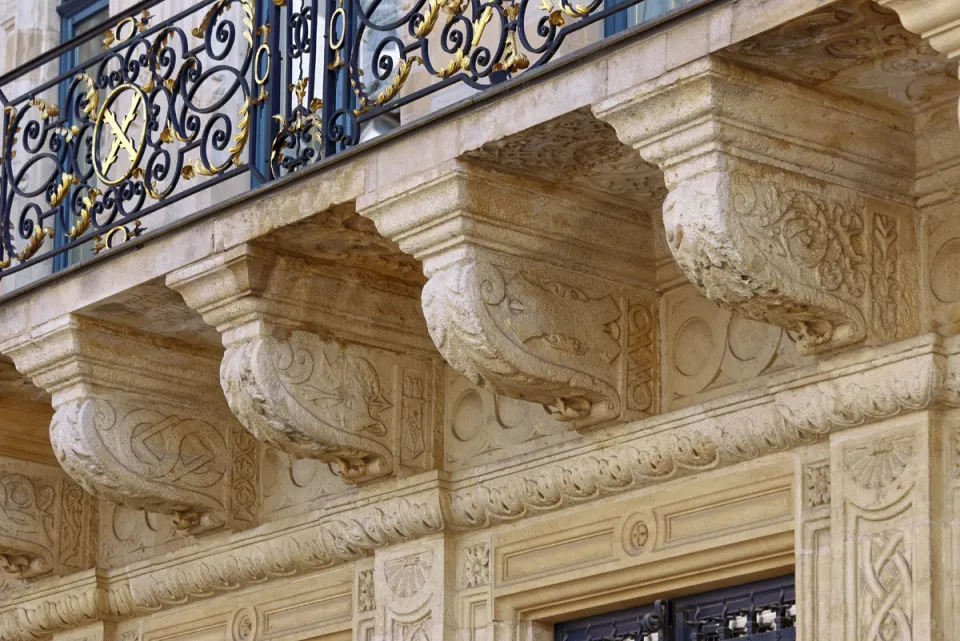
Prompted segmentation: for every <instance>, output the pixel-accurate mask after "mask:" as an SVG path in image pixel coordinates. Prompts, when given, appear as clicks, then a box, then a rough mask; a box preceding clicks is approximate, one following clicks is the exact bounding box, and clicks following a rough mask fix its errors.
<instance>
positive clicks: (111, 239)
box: [93, 220, 147, 254]
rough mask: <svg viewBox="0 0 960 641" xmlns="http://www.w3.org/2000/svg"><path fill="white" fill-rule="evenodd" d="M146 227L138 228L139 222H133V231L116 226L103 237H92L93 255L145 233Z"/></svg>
mask: <svg viewBox="0 0 960 641" xmlns="http://www.w3.org/2000/svg"><path fill="white" fill-rule="evenodd" d="M146 229H147V228H146V227H141V226H140V221H139V220H135V221H133V229H128V228H127V226H126V225H117V226H116V227H114V228H113V229H111V230H110V231H108V232H107V234H106V235H105V236H94V238H93V253H95V254H99V253H100V252H102V251H103V250H105V249H113V248H114V247H117V246H119V245H122V244H123V243H125V242H127V241H128V240H130V239H131V238H136V237H137V236H139V235H140V234H142V233H143V232H145V231H146Z"/></svg>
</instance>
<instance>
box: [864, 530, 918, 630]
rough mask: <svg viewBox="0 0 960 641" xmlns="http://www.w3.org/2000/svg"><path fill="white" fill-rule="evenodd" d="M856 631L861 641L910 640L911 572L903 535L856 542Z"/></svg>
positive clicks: (880, 534) (882, 534) (880, 535)
mask: <svg viewBox="0 0 960 641" xmlns="http://www.w3.org/2000/svg"><path fill="white" fill-rule="evenodd" d="M859 546H860V547H859V550H858V553H859V562H858V565H859V568H860V573H859V577H858V582H859V587H860V594H861V598H860V612H859V618H860V629H861V634H862V636H861V637H860V638H862V639H863V640H864V641H910V640H911V639H913V630H912V626H913V612H912V608H911V599H912V596H913V579H912V576H913V570H912V562H911V555H910V550H909V548H908V546H907V544H906V542H905V540H904V534H903V532H901V531H898V530H892V531H887V532H876V533H873V534H870V535H867V536H861V537H860V539H859Z"/></svg>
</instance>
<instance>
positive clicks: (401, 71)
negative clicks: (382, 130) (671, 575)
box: [376, 56, 423, 105]
mask: <svg viewBox="0 0 960 641" xmlns="http://www.w3.org/2000/svg"><path fill="white" fill-rule="evenodd" d="M417 63H420V64H423V60H422V59H420V57H419V56H414V57H412V58H405V59H403V60H400V61H399V62H398V63H397V73H396V75H395V76H394V77H393V80H392V81H391V82H390V85H389V86H388V87H387V88H386V89H384V90H383V91H381V92H380V93H379V94H378V95H377V100H376V103H377V104H378V105H382V104H385V103H388V102H390V101H391V100H393V98H394V97H395V96H396V95H397V94H398V93H399V92H400V90H401V89H402V88H403V85H404V84H405V83H406V82H407V78H408V77H409V76H410V71H411V70H412V69H413V65H415V64H417Z"/></svg>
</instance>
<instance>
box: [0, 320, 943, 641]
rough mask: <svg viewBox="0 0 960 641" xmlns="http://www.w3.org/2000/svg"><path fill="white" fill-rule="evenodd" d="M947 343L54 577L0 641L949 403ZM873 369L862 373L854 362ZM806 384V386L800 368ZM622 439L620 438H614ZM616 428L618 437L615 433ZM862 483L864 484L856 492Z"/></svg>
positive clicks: (125, 614) (127, 613)
mask: <svg viewBox="0 0 960 641" xmlns="http://www.w3.org/2000/svg"><path fill="white" fill-rule="evenodd" d="M957 347H958V345H957V344H956V342H955V341H954V342H944V341H943V340H942V339H936V340H935V339H929V338H925V339H916V340H913V341H910V342H907V343H903V344H898V345H895V346H891V347H890V348H884V349H877V350H872V351H867V352H866V353H864V354H863V355H862V356H861V357H860V360H858V359H856V358H850V357H844V358H840V359H836V360H835V361H826V362H823V363H821V364H819V365H817V366H811V367H801V368H798V369H797V370H791V371H789V372H785V373H783V374H780V375H778V379H777V380H776V381H775V383H776V385H775V386H774V387H773V388H772V389H774V390H775V391H769V390H768V391H766V392H764V393H763V395H761V396H760V397H756V398H747V399H739V400H738V399H737V398H736V397H734V398H732V399H731V400H730V401H728V403H729V404H728V405H726V406H723V407H720V406H717V407H714V411H713V412H712V413H711V415H710V416H709V417H703V416H700V415H694V416H690V417H687V416H685V413H684V412H680V413H674V414H671V415H670V416H665V417H662V418H651V419H647V420H646V421H644V423H643V427H644V429H637V425H636V424H634V425H631V426H629V427H627V428H624V430H622V431H621V432H619V433H614V434H613V435H612V436H613V437H614V438H616V439H617V440H618V442H617V444H616V445H613V444H611V443H608V442H600V443H596V444H593V445H591V446H589V447H588V448H587V449H585V450H584V448H583V447H579V448H577V449H576V450H573V451H571V452H570V453H569V454H567V455H565V456H563V457H559V458H558V457H554V458H552V459H551V460H549V461H545V462H543V463H542V464H539V465H535V466H532V467H530V466H527V467H525V468H524V469H523V470H518V471H516V472H513V473H511V474H509V475H507V476H502V475H501V474H500V472H498V471H494V472H492V473H490V474H489V475H480V476H476V475H471V476H470V477H468V478H465V479H464V480H463V481H461V482H458V483H455V484H453V485H452V486H449V485H445V484H444V486H443V488H441V486H440V484H438V482H437V481H432V482H427V481H423V482H421V483H422V484H426V485H428V486H429V487H431V488H432V489H429V490H418V491H414V488H409V487H406V486H404V488H403V489H402V490H399V491H398V492H399V494H400V496H395V495H391V494H389V493H388V494H386V495H385V496H384V497H383V498H382V499H378V500H376V501H375V502H373V503H372V504H368V505H365V506H363V507H355V508H351V509H350V510H349V512H348V513H343V514H341V513H338V512H336V511H335V512H334V513H331V514H328V515H325V516H322V517H320V519H319V520H317V519H316V517H315V516H314V515H310V517H309V518H307V517H304V519H302V521H301V524H300V525H297V526H292V525H291V526H288V527H287V529H286V530H285V531H284V532H283V533H282V534H277V535H276V536H273V537H269V538H263V537H250V538H247V539H244V540H243V541H242V542H239V543H233V542H230V541H228V540H223V541H222V542H221V543H219V544H218V545H217V546H214V547H213V548H211V549H210V550H208V551H207V552H206V553H205V554H204V555H203V556H200V557H198V556H196V555H195V554H193V552H191V551H190V550H184V551H182V552H174V553H172V554H171V555H170V557H169V560H170V561H171V563H169V564H163V565H156V566H143V567H142V568H140V569H137V570H136V571H135V572H133V573H132V574H131V573H127V572H123V573H118V574H116V575H109V576H99V577H96V578H91V579H90V581H94V582H95V584H90V583H81V584H78V585H73V584H70V585H65V586H63V587H61V588H58V589H56V590H54V591H52V592H50V593H49V594H47V595H46V596H44V597H43V598H42V600H36V599H33V598H31V599H27V600H25V601H23V600H19V598H14V599H12V600H10V601H9V602H8V604H7V605H5V606H0V639H2V640H3V641H28V640H34V639H39V638H44V637H46V636H49V635H50V634H51V633H52V632H53V631H56V630H62V629H65V628H67V627H72V626H76V625H81V624H83V623H85V622H92V621H94V620H96V619H98V618H100V617H110V618H111V619H125V618H130V617H135V616H141V615H143V614H146V613H148V612H152V611H155V610H158V609H163V608H169V607H175V606H178V605H182V604H183V603H186V602H190V601H196V600H201V599H206V598H210V597H211V596H214V595H217V594H222V593H224V592H228V591H233V590H238V589H241V588H243V587H247V586H252V585H255V584H258V583H260V582H262V581H264V580H266V579H269V578H272V577H281V576H291V575H296V574H301V573H305V572H311V571H314V570H317V569H321V568H328V567H331V566H333V565H335V564H337V563H341V562H345V561H350V560H354V559H357V558H360V557H363V556H365V555H367V554H370V552H371V551H373V550H376V549H379V548H382V547H386V546H388V545H392V544H397V543H402V542H409V541H414V540H417V539H419V538H420V537H423V536H427V535H429V534H434V533H437V532H440V531H442V530H444V529H446V528H452V529H456V530H474V529H477V528H482V527H488V526H490V525H494V524H497V523H503V522H512V521H516V520H519V519H524V518H528V517H531V516H534V515H537V514H543V513H547V512H551V511H555V510H560V509H563V508H567V507H570V506H572V505H577V504H581V503H585V502H589V501H593V500H596V499H599V498H601V497H606V496H611V495H615V494H620V493H624V492H629V491H631V490H635V489H637V488H641V487H645V486H649V485H652V484H656V483H661V482H664V481H667V480H671V479H676V478H680V477H683V476H686V475H689V474H695V473H697V472H700V471H707V470H712V469H719V468H722V467H726V466H730V465H733V464H736V463H740V462H743V461H747V460H751V459H755V458H757V457H760V456H764V455H766V454H770V453H773V452H780V451H785V450H788V449H790V448H792V447H796V446H798V445H805V444H810V443H815V442H818V441H822V440H824V439H826V438H827V436H828V435H830V434H831V433H835V432H838V431H842V430H845V429H848V428H851V427H856V426H860V425H864V424H868V423H872V422H875V421H879V420H883V419H885V418H890V417H901V416H906V415H909V414H911V413H917V412H921V411H923V410H925V409H927V408H933V407H960V363H958V361H957V359H958V355H957ZM867 362H870V363H874V364H875V365H874V367H873V368H872V369H871V368H866V369H864V368H863V364H864V363H867ZM814 373H815V374H816V376H817V377H818V380H817V381H816V382H810V377H811V375H812V374H814ZM627 434H629V436H626V435H627ZM625 437H626V438H625ZM865 491H866V490H865Z"/></svg>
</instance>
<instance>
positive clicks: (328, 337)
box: [167, 246, 439, 483]
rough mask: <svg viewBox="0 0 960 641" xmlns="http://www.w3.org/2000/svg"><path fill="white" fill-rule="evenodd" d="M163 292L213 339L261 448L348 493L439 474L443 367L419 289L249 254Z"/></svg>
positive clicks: (188, 271) (232, 254)
mask: <svg viewBox="0 0 960 641" xmlns="http://www.w3.org/2000/svg"><path fill="white" fill-rule="evenodd" d="M167 284H168V286H170V287H171V288H173V289H175V290H177V291H178V292H180V293H181V294H182V295H183V297H184V299H185V300H186V301H187V304H188V305H189V306H190V307H192V308H193V309H195V310H197V311H198V312H199V313H200V314H202V315H203V318H204V320H206V322H207V323H209V324H210V325H212V326H214V327H216V328H217V330H218V331H219V332H220V333H221V335H222V337H223V343H224V346H225V347H226V348H227V351H226V353H225V354H224V357H223V364H222V367H221V369H220V381H221V385H222V387H223V391H224V394H225V395H226V398H227V402H228V403H229V404H230V408H231V409H232V410H233V412H234V414H235V415H236V417H237V418H238V419H239V420H240V422H241V423H242V424H243V425H244V426H245V427H246V428H247V430H249V431H250V432H251V433H252V434H253V435H254V436H256V437H257V438H258V439H260V440H261V441H263V442H265V443H268V444H270V445H272V446H274V447H277V448H280V449H282V450H284V451H286V452H289V453H290V454H292V455H294V456H297V457H301V458H314V459H319V460H321V461H327V462H329V463H331V464H333V466H334V468H335V471H336V472H337V473H338V474H339V475H340V476H341V477H343V478H344V479H345V480H347V481H350V482H354V483H360V482H365V481H369V480H371V479H375V478H379V477H382V476H385V475H388V474H391V473H395V472H399V471H400V470H402V469H407V470H411V471H412V470H416V471H419V470H423V469H430V468H431V467H432V466H433V465H434V464H435V463H434V461H435V460H436V457H435V454H434V448H435V443H434V429H433V426H434V424H435V417H434V413H435V410H434V408H435V407H438V405H437V400H436V399H435V396H436V394H437V393H438V392H437V389H438V387H437V386H438V384H439V383H438V382H437V381H438V380H439V373H438V372H439V370H438V369H437V367H438V366H439V363H438V361H439V359H436V358H433V357H432V356H429V354H430V352H432V346H431V344H430V340H429V337H428V336H427V334H426V328H424V327H423V320H422V317H421V316H420V314H419V309H418V305H417V298H416V296H417V293H418V289H417V288H416V287H414V286H411V285H406V284H402V283H387V282H382V283H380V284H379V285H378V283H376V282H370V279H369V278H363V277H362V276H361V275H358V274H352V273H350V270H347V269H343V268H332V267H329V266H326V267H324V266H321V265H317V264H313V263H311V262H309V261H306V260H304V259H299V258H293V257H289V256H282V255H276V254H274V253H273V252H272V251H268V250H265V249H260V248H257V247H252V246H242V247H239V248H236V249H234V250H231V251H229V252H226V253H224V254H221V255H218V256H215V257H213V258H211V259H208V260H204V261H202V262H200V263H198V264H195V265H191V266H189V267H186V268H184V269H182V270H180V271H179V272H176V273H174V274H171V275H170V276H169V277H168V279H167Z"/></svg>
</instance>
